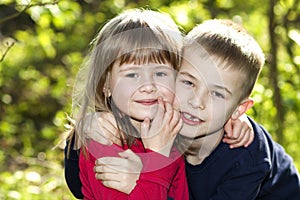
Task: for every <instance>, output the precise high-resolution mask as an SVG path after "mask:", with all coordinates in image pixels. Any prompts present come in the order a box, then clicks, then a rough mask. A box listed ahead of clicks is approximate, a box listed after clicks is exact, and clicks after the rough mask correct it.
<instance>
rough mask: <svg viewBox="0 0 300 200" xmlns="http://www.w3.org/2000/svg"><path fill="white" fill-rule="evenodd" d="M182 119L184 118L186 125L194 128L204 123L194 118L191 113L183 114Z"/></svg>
mask: <svg viewBox="0 0 300 200" xmlns="http://www.w3.org/2000/svg"><path fill="white" fill-rule="evenodd" d="M181 118H182V120H183V122H184V123H186V124H188V125H192V126H195V125H199V124H201V123H203V122H204V121H203V120H201V119H200V118H198V117H196V116H193V115H191V114H189V113H186V112H181Z"/></svg>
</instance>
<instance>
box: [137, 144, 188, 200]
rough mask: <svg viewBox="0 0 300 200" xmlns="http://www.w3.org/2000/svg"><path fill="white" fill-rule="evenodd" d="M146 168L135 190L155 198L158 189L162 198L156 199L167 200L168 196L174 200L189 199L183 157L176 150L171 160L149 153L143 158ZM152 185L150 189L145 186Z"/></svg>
mask: <svg viewBox="0 0 300 200" xmlns="http://www.w3.org/2000/svg"><path fill="white" fill-rule="evenodd" d="M141 158H142V161H143V164H144V168H143V170H142V173H141V175H140V178H139V180H138V181H137V185H136V187H135V189H134V190H133V192H134V191H135V190H140V191H141V192H143V193H144V194H147V193H149V192H150V193H149V195H152V196H153V191H154V190H153V188H156V189H157V191H160V192H158V193H157V194H160V196H155V199H165V198H166V197H167V196H168V197H171V198H173V199H188V186H187V181H186V174H185V164H184V159H183V156H181V155H179V154H178V152H177V151H176V150H175V152H174V151H173V153H172V156H171V157H170V158H168V157H165V156H163V155H161V154H159V153H156V152H149V151H148V153H146V154H144V155H143V156H142V157H141ZM147 185H149V186H150V185H152V186H151V187H149V189H147V188H146V191H145V186H147Z"/></svg>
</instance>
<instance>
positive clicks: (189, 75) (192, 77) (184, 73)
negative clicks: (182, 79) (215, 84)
mask: <svg viewBox="0 0 300 200" xmlns="http://www.w3.org/2000/svg"><path fill="white" fill-rule="evenodd" d="M179 74H180V75H184V76H188V77H190V78H191V79H194V80H198V79H197V78H196V77H195V76H193V75H192V74H190V73H188V72H179Z"/></svg>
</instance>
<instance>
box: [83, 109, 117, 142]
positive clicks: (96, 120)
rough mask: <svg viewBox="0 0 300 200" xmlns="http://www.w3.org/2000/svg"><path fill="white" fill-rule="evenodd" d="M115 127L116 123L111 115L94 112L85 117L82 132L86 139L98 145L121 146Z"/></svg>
mask: <svg viewBox="0 0 300 200" xmlns="http://www.w3.org/2000/svg"><path fill="white" fill-rule="evenodd" d="M116 127H117V125H116V121H115V118H114V116H113V114H112V113H109V112H95V113H92V114H89V115H87V116H86V118H85V123H84V126H83V131H84V133H85V134H86V138H87V139H93V140H95V141H97V142H99V143H100V144H104V145H112V144H113V143H115V144H121V140H120V137H119V134H118V129H117V128H116Z"/></svg>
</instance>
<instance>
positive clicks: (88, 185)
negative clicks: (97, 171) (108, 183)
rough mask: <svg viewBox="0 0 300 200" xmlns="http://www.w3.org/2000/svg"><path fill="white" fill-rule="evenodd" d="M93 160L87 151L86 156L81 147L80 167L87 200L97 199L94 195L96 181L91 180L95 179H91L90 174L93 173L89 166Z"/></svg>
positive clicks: (82, 188) (84, 194)
mask: <svg viewBox="0 0 300 200" xmlns="http://www.w3.org/2000/svg"><path fill="white" fill-rule="evenodd" d="M91 162H93V160H92V159H91V157H90V155H89V154H88V153H87V155H86V156H85V155H84V154H83V152H82V149H81V151H80V158H79V167H80V173H79V177H80V180H81V183H82V187H81V192H82V194H83V196H84V199H85V200H92V199H96V198H95V196H94V194H95V193H94V192H93V189H94V187H95V184H96V182H92V181H91V180H93V179H91V177H90V176H93V175H92V174H91V173H90V171H89V170H90V168H89V166H91ZM94 190H95V189H94ZM100 199H102V198H100Z"/></svg>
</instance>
